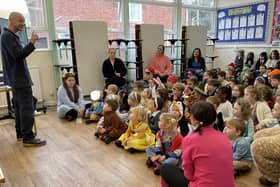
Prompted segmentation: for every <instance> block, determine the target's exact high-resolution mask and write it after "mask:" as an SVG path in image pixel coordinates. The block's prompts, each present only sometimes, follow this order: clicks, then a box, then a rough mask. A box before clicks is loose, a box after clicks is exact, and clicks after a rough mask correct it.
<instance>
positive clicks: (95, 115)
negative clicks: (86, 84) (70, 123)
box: [85, 90, 104, 124]
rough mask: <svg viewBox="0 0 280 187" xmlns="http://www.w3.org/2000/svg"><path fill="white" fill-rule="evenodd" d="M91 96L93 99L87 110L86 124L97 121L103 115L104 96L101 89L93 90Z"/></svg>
mask: <svg viewBox="0 0 280 187" xmlns="http://www.w3.org/2000/svg"><path fill="white" fill-rule="evenodd" d="M90 98H91V100H92V105H91V107H90V108H89V109H87V110H86V114H85V117H86V118H88V119H87V120H86V124H90V123H94V122H97V121H98V120H99V119H100V118H101V117H102V115H103V105H104V103H103V101H101V99H102V96H101V93H100V91H98V90H95V91H93V92H91V94H90Z"/></svg>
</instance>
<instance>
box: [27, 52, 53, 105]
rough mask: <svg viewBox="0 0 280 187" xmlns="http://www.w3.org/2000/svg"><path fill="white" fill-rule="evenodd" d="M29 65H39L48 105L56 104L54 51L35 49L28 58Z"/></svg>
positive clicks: (42, 87) (42, 86)
mask: <svg viewBox="0 0 280 187" xmlns="http://www.w3.org/2000/svg"><path fill="white" fill-rule="evenodd" d="M27 63H28V66H29V67H30V68H31V67H38V68H39V72H40V75H39V76H40V82H41V85H40V87H41V92H42V96H43V99H44V100H45V104H46V105H53V104H56V89H55V78H54V71H53V63H52V51H35V52H33V53H32V54H31V55H30V56H29V57H28V58H27Z"/></svg>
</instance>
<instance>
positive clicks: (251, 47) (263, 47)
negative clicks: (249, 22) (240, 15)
mask: <svg viewBox="0 0 280 187" xmlns="http://www.w3.org/2000/svg"><path fill="white" fill-rule="evenodd" d="M255 2H263V1H255ZM273 2H274V1H272V0H271V1H269V4H270V12H269V15H268V27H267V39H266V42H262V43H254V44H252V43H251V44H250V43H244V44H240V43H232V44H217V45H216V49H215V51H214V53H215V55H217V56H219V57H218V58H217V60H216V62H215V66H216V67H220V68H225V67H226V65H227V64H228V63H229V62H232V61H234V58H235V55H236V51H237V50H238V49H244V50H245V55H246V54H247V53H248V52H250V51H252V52H254V53H255V60H257V57H258V54H259V53H260V52H262V51H266V52H268V53H270V51H271V50H272V49H274V48H275V47H274V48H272V47H271V44H270V38H271V28H272V19H273V8H274V3H273ZM249 3H252V1H251V0H237V1H228V0H218V2H217V8H223V7H231V6H242V5H243V4H249ZM277 49H278V50H279V48H277Z"/></svg>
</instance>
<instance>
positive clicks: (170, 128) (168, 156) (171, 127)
mask: <svg viewBox="0 0 280 187" xmlns="http://www.w3.org/2000/svg"><path fill="white" fill-rule="evenodd" d="M177 125H178V122H177V117H176V116H175V115H174V114H171V113H163V114H161V116H160V121H159V128H160V130H159V131H158V133H157V135H156V145H155V147H148V148H147V149H146V155H147V161H146V165H147V166H148V167H153V168H154V174H155V175H159V174H160V172H159V171H160V166H161V164H162V163H166V164H172V165H177V164H178V163H179V161H180V156H181V152H182V151H181V142H182V139H183V137H182V135H181V134H180V133H179V132H178V131H177Z"/></svg>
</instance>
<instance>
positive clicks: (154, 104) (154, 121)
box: [148, 97, 164, 135]
mask: <svg viewBox="0 0 280 187" xmlns="http://www.w3.org/2000/svg"><path fill="white" fill-rule="evenodd" d="M163 104H164V102H163V99H162V98H160V97H156V98H150V99H149V102H148V109H149V111H150V112H149V113H148V125H149V127H150V129H151V131H152V133H153V134H154V135H156V134H157V132H158V130H159V127H158V122H159V117H160V115H161V109H162V107H163Z"/></svg>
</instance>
